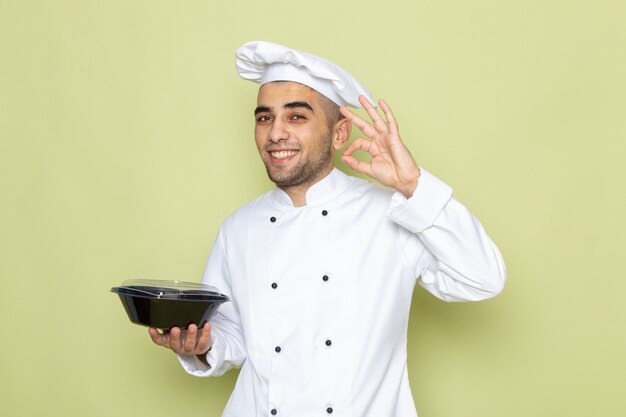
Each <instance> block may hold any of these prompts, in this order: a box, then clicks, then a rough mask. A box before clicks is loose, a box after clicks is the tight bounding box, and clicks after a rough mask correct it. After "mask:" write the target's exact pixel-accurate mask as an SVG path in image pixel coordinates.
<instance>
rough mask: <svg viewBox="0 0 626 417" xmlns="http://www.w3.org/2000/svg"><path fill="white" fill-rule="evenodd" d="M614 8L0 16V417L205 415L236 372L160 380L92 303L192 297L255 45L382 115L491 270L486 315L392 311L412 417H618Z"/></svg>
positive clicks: (247, 181) (249, 190)
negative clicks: (370, 103)
mask: <svg viewBox="0 0 626 417" xmlns="http://www.w3.org/2000/svg"><path fill="white" fill-rule="evenodd" d="M625 5H626V3H624V2H623V1H622V0H615V1H549V0H548V1H546V0H542V1H538V0H530V1H523V2H522V1H517V2H510V1H496V0H476V1H463V0H444V1H438V2H428V1H423V0H418V1H392V0H387V1H380V2H365V1H359V0H350V1H326V0H325V1H319V0H318V1H314V2H293V1H283V0H280V1H272V2H251V1H250V2H241V1H240V2H236V1H233V2H225V1H219V2H218V1H210V0H204V1H183V0H180V1H173V0H171V1H165V0H158V1H157V0H149V1H148V0H144V1H131V0H124V1H122V0H117V1H95V0H83V1H78V0H76V1H28V0H19V1H18V0H14V1H0V60H1V63H0V196H1V199H2V200H1V202H2V204H0V226H1V229H0V274H1V279H2V291H1V292H0V317H1V318H2V324H3V325H2V327H1V336H0V361H1V362H0V397H1V401H0V414H1V415H3V416H64V417H67V416H137V415H145V416H168V415H186V416H219V415H220V413H221V410H222V409H223V406H224V404H225V403H226V401H227V399H228V395H229V393H230V391H231V389H232V387H233V384H234V381H235V378H236V372H231V373H229V374H228V375H227V376H224V377H222V378H216V379H213V378H209V379H200V378H194V377H191V376H189V375H187V374H185V373H184V371H183V370H182V368H181V367H180V366H179V365H178V361H177V360H176V359H175V357H174V356H173V355H172V354H171V353H170V352H168V351H167V350H165V349H162V348H158V347H156V346H153V345H152V343H151V341H150V340H149V337H148V333H147V330H146V329H144V328H141V327H139V326H134V325H131V324H130V323H129V322H128V319H127V317H126V315H125V313H124V311H123V309H122V306H121V304H120V302H119V300H118V299H117V297H116V296H115V295H114V294H112V293H110V292H109V289H110V288H111V287H113V286H116V285H118V284H120V283H121V282H122V281H123V280H125V279H129V278H140V277H145V278H157V279H180V280H187V281H199V280H200V277H201V274H202V271H203V267H204V263H205V261H206V258H207V256H208V253H209V251H210V249H211V246H212V243H213V239H214V237H215V233H216V231H217V229H218V227H219V225H220V224H221V222H222V220H223V219H224V218H225V217H226V216H227V215H228V214H229V213H231V212H232V211H233V210H234V209H235V208H237V207H239V206H240V205H242V204H244V203H245V202H247V201H249V200H251V199H252V198H254V197H256V196H258V195H259V194H261V193H263V192H265V191H266V190H268V189H270V187H271V184H270V183H269V182H268V180H267V179H266V177H265V173H264V170H263V167H262V164H261V162H260V158H259V157H258V154H257V153H256V149H255V147H254V144H253V117H252V109H253V107H254V104H255V98H256V86H255V85H254V84H252V83H249V82H244V81H241V80H240V79H239V78H238V77H237V75H236V73H235V71H234V59H233V56H234V50H235V49H236V48H237V47H238V46H239V45H241V44H242V43H244V42H246V41H249V40H253V39H263V40H270V41H274V42H278V43H283V44H287V45H290V46H293V47H295V48H298V49H302V50H306V51H309V52H312V53H315V54H318V55H322V56H324V57H326V58H328V59H331V60H333V61H335V62H337V63H339V64H340V65H342V66H344V67H345V68H347V69H348V70H350V71H351V72H352V73H353V74H354V75H355V77H357V78H358V79H360V80H361V81H362V82H363V83H364V84H365V85H366V86H367V87H368V88H369V89H370V90H371V91H372V92H373V95H374V96H375V97H376V98H380V97H384V98H385V99H386V100H387V101H388V102H389V103H390V105H391V107H392V108H393V110H394V112H395V114H396V117H397V119H398V122H399V124H400V129H401V134H402V136H403V139H404V141H405V142H406V144H407V146H408V147H409V149H410V150H411V152H412V154H413V155H414V156H415V158H416V160H417V162H418V163H419V164H420V165H421V166H423V167H425V168H426V169H428V170H429V171H430V172H432V173H434V174H435V175H437V176H438V177H440V178H441V179H443V180H444V181H446V182H447V183H448V184H450V185H451V186H453V187H454V189H455V195H456V196H457V197H458V198H459V199H460V200H461V201H462V202H464V203H465V204H466V206H468V207H469V208H470V210H472V211H473V212H474V213H475V214H476V215H477V217H478V218H479V219H481V221H482V223H483V225H484V226H485V227H486V228H487V230H488V232H489V234H490V236H491V237H492V238H493V240H494V241H495V242H496V243H497V245H498V246H499V248H500V250H501V251H502V253H503V255H504V257H505V260H506V264H507V269H508V282H507V286H506V288H505V291H504V293H503V294H501V295H500V296H499V297H497V298H496V299H494V300H490V301H486V302H483V303H475V304H446V303H444V302H441V301H438V300H436V299H434V297H431V296H429V295H427V294H425V292H424V291H423V290H420V289H417V290H416V291H415V296H414V302H413V308H412V312H411V323H410V334H409V337H410V340H409V367H410V370H409V373H410V377H411V385H412V389H413V393H414V397H415V400H416V404H417V408H418V412H419V414H420V417H491V416H493V417H495V416H507V417H522V416H523V417H527V416H549V417H552V416H568V417H578V416H581V417H582V416H590V415H592V416H618V415H626V404H625V403H624V401H623V398H622V397H623V390H624V387H625V386H626V377H625V375H626V369H625V368H626V367H625V361H624V354H625V353H626V334H625V327H624V318H625V317H626V314H625V313H626V308H625V307H624V300H623V299H624V293H625V291H626V284H625V283H624V282H625V279H624V277H623V276H622V275H623V273H622V272H620V268H621V265H622V264H621V261H620V259H623V258H624V249H625V248H626V242H625V240H626V239H625V237H624V235H625V231H626V230H625V229H626V228H625V226H626V222H625V221H624V220H623V218H624V213H625V212H626V204H625V196H624V194H625V193H624V185H623V182H624V180H625V179H626V173H625V171H626V170H625V166H626V163H625V162H626V161H625V159H626V158H624V153H625V151H626V143H625V139H626V25H625V24H624V22H625V21H626V6H625ZM342 169H344V170H346V171H347V170H348V169H347V168H346V167H345V166H344V167H343V168H342ZM355 417H358V416H355ZM382 417H384V416H382Z"/></svg>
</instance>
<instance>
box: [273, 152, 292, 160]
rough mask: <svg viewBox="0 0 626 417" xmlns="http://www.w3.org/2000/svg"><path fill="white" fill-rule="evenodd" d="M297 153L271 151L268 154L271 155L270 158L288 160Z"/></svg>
mask: <svg viewBox="0 0 626 417" xmlns="http://www.w3.org/2000/svg"><path fill="white" fill-rule="evenodd" d="M297 153H298V151H272V152H270V155H272V158H276V159H285V158H289V157H290V156H294V155H295V154H297Z"/></svg>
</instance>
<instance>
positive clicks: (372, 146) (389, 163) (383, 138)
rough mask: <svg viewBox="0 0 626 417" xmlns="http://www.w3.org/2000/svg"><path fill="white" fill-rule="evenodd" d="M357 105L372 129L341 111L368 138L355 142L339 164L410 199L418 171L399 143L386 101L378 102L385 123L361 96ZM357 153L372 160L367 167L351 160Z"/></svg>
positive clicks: (415, 184) (398, 136)
mask: <svg viewBox="0 0 626 417" xmlns="http://www.w3.org/2000/svg"><path fill="white" fill-rule="evenodd" d="M359 102H360V103H361V105H362V106H363V108H364V109H365V111H366V112H367V114H368V115H369V117H370V119H372V123H373V125H372V124H370V123H368V122H366V121H365V120H363V119H361V118H360V117H359V116H357V115H355V114H354V113H352V112H351V111H350V110H348V109H347V108H345V107H341V109H340V111H341V114H342V115H343V116H344V117H345V118H347V119H348V120H349V121H350V122H351V123H352V124H354V125H355V126H356V127H358V128H359V129H360V130H361V132H363V133H364V134H365V136H367V139H364V138H361V137H359V138H356V139H355V140H354V141H353V142H352V143H351V144H350V146H348V148H347V149H346V150H345V152H344V153H343V155H342V156H341V160H342V161H343V162H345V163H346V164H348V166H349V167H350V168H352V169H353V170H355V171H357V172H360V173H362V174H365V175H367V176H369V177H371V178H373V179H375V180H377V181H378V182H380V183H381V184H382V185H384V186H387V187H390V188H393V189H396V190H398V191H400V192H401V193H402V194H404V195H405V196H406V197H407V198H409V197H411V196H412V195H413V192H414V191H415V188H416V187H417V180H418V179H419V176H420V169H419V167H418V166H417V164H416V163H415V160H413V157H412V156H411V154H410V152H409V150H408V149H407V148H406V146H404V143H402V140H401V139H400V134H399V133H398V124H397V123H396V119H395V118H394V116H393V113H392V112H391V109H390V108H389V106H388V105H387V103H385V101H383V100H380V101H379V102H378V104H379V105H380V108H381V109H382V110H383V112H384V113H385V118H386V119H387V121H385V120H383V118H382V117H381V116H380V115H379V114H378V112H377V111H376V109H375V108H374V106H372V104H371V103H370V102H369V101H367V99H366V98H365V97H364V96H360V97H359ZM368 139H369V140H368ZM359 149H360V150H362V151H363V152H366V153H368V154H369V155H370V156H371V157H372V160H371V161H370V162H369V163H368V162H363V161H359V160H357V159H356V158H355V157H353V156H352V153H354V152H355V151H357V150H359Z"/></svg>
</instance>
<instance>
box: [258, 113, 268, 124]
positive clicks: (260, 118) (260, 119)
mask: <svg viewBox="0 0 626 417" xmlns="http://www.w3.org/2000/svg"><path fill="white" fill-rule="evenodd" d="M270 120H272V118H271V117H270V116H268V115H261V116H258V117H257V118H256V121H257V123H263V122H269V121H270Z"/></svg>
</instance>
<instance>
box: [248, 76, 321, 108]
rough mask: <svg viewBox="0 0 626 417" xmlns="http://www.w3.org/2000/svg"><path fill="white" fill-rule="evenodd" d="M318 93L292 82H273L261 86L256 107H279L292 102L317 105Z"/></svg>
mask: <svg viewBox="0 0 626 417" xmlns="http://www.w3.org/2000/svg"><path fill="white" fill-rule="evenodd" d="M319 96H320V93H318V92H317V91H315V90H314V89H312V88H311V87H309V86H306V85H304V84H300V83H296V82H292V81H273V82H270V83H267V84H263V85H262V86H261V88H259V93H258V95H257V105H259V106H260V105H263V106H268V107H274V106H280V105H281V104H284V103H289V102H294V101H306V102H307V103H309V104H310V105H311V106H315V105H317V104H318V97H319Z"/></svg>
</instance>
